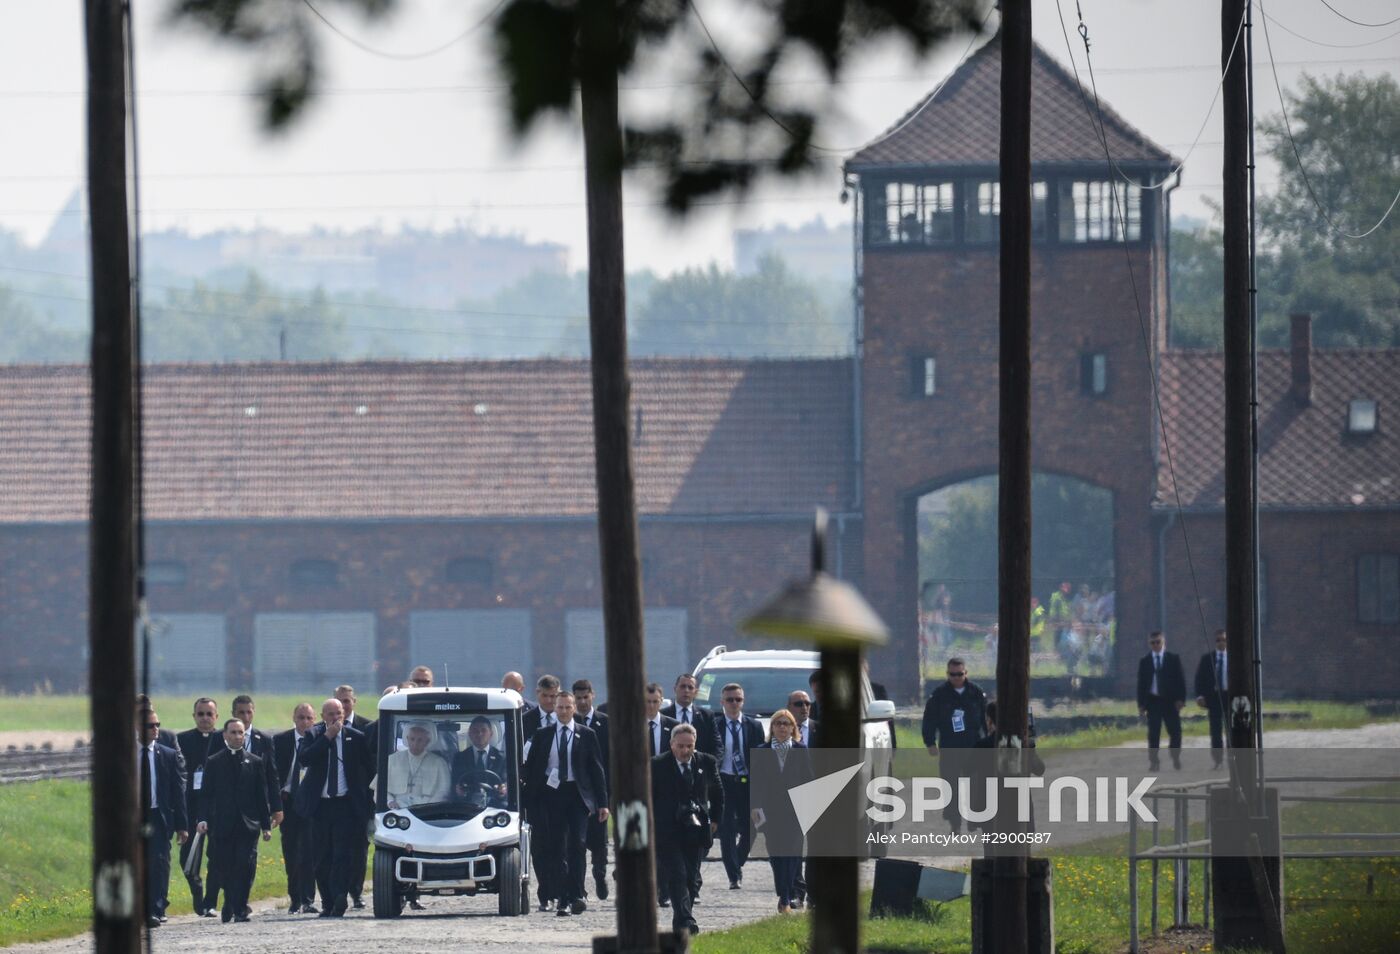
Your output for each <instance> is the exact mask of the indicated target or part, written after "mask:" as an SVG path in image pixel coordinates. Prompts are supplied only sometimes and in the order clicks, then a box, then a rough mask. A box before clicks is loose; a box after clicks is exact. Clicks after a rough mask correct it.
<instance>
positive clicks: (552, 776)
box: [544, 768, 559, 788]
mask: <svg viewBox="0 0 1400 954" xmlns="http://www.w3.org/2000/svg"><path fill="white" fill-rule="evenodd" d="M544 783H545V784H546V785H548V786H549V787H550V788H558V787H559V770H558V769H557V768H552V769H550V770H549V778H547V779H545V780H544Z"/></svg>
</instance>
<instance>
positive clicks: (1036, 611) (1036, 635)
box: [1031, 596, 1045, 651]
mask: <svg viewBox="0 0 1400 954" xmlns="http://www.w3.org/2000/svg"><path fill="white" fill-rule="evenodd" d="M1044 635H1045V607H1043V606H1041V605H1040V600H1038V599H1036V598H1035V597H1034V596H1032V597H1031V650H1032V651H1035V650H1038V649H1040V638H1041V637H1042V636H1044Z"/></svg>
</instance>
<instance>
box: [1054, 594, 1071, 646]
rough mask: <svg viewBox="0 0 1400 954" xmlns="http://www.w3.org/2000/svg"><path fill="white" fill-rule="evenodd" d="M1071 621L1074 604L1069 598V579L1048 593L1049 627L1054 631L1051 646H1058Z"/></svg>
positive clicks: (1063, 639)
mask: <svg viewBox="0 0 1400 954" xmlns="http://www.w3.org/2000/svg"><path fill="white" fill-rule="evenodd" d="M1073 621H1074V604H1073V601H1072V600H1071V599H1070V585H1069V580H1065V581H1064V582H1063V583H1061V584H1060V588H1059V589H1058V590H1056V591H1055V592H1053V593H1051V594H1050V628H1051V629H1053V630H1054V631H1055V645H1054V647H1053V648H1055V649H1059V648H1060V644H1061V643H1063V642H1064V641H1065V638H1066V637H1067V636H1068V635H1069V632H1070V624H1071V623H1072V622H1073Z"/></svg>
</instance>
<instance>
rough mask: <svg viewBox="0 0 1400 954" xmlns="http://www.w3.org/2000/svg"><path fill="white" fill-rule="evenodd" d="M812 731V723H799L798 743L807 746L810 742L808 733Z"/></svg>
mask: <svg viewBox="0 0 1400 954" xmlns="http://www.w3.org/2000/svg"><path fill="white" fill-rule="evenodd" d="M811 731H812V726H811V723H810V722H802V723H799V724H798V726H797V741H799V742H801V743H802V744H803V745H806V744H807V742H808V739H807V733H809V732H811Z"/></svg>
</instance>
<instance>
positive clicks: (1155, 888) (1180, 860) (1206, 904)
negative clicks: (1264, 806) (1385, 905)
mask: <svg viewBox="0 0 1400 954" xmlns="http://www.w3.org/2000/svg"><path fill="white" fill-rule="evenodd" d="M1267 782H1268V784H1271V785H1273V784H1282V783H1300V782H1316V783H1328V784H1384V783H1387V782H1390V783H1395V782H1400V776H1395V775H1353V776H1312V775H1287V776H1277V777H1271V778H1269V779H1268V780H1267ZM1229 784H1230V780H1229V779H1228V778H1217V779H1202V780H1201V781H1197V782H1190V783H1186V784H1181V785H1167V786H1163V787H1162V788H1154V789H1152V790H1151V791H1150V792H1149V793H1148V794H1147V795H1146V796H1145V798H1146V799H1147V800H1149V801H1150V803H1151V811H1152V816H1153V818H1154V819H1161V817H1162V812H1161V802H1162V800H1166V801H1168V802H1170V803H1171V805H1172V837H1173V839H1174V840H1173V841H1171V842H1165V843H1164V842H1163V841H1162V840H1161V836H1162V831H1161V829H1162V822H1161V821H1160V820H1158V821H1153V822H1152V823H1151V828H1152V844H1151V845H1150V846H1148V847H1145V848H1143V849H1141V850H1139V848H1138V832H1139V828H1140V825H1139V823H1138V819H1137V813H1136V812H1129V813H1128V922H1129V927H1128V950H1129V951H1130V952H1131V954H1138V951H1139V949H1140V945H1139V938H1138V916H1139V911H1138V863H1139V862H1142V861H1150V862H1151V863H1152V907H1151V912H1152V916H1151V925H1152V934H1153V935H1154V936H1155V935H1156V934H1157V933H1158V932H1159V928H1160V925H1159V894H1160V892H1159V889H1160V883H1161V865H1162V862H1164V861H1170V862H1171V863H1172V865H1173V869H1172V870H1173V874H1174V878H1173V884H1172V923H1173V926H1184V925H1186V924H1188V923H1189V920H1188V918H1189V915H1188V911H1187V909H1188V907H1189V905H1190V899H1191V891H1190V889H1191V879H1190V875H1191V862H1193V861H1200V862H1201V899H1202V900H1201V924H1202V926H1203V927H1206V928H1209V927H1210V925H1211V909H1210V897H1211V885H1210V862H1211V860H1212V859H1213V858H1214V857H1215V855H1214V854H1213V853H1212V852H1211V820H1210V811H1209V810H1208V809H1207V810H1206V811H1205V812H1204V824H1205V837H1204V838H1197V839H1191V838H1190V831H1191V805H1192V803H1193V802H1207V803H1208V802H1209V800H1210V798H1211V790H1212V789H1215V788H1224V787H1226V786H1228V785H1229ZM1279 801H1280V802H1294V803H1297V802H1314V803H1315V802H1325V803H1332V804H1353V805H1400V796H1387V795H1304V794H1292V795H1284V794H1280V796H1279ZM1282 838H1283V840H1284V841H1285V842H1288V841H1301V842H1315V841H1371V842H1383V841H1388V842H1395V843H1396V847H1394V848H1392V849H1390V850H1369V849H1349V850H1333V851H1288V850H1286V849H1285V850H1284V851H1283V858H1284V859H1285V860H1287V859H1293V858H1394V857H1400V832H1287V833H1284V834H1283V835H1282Z"/></svg>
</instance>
